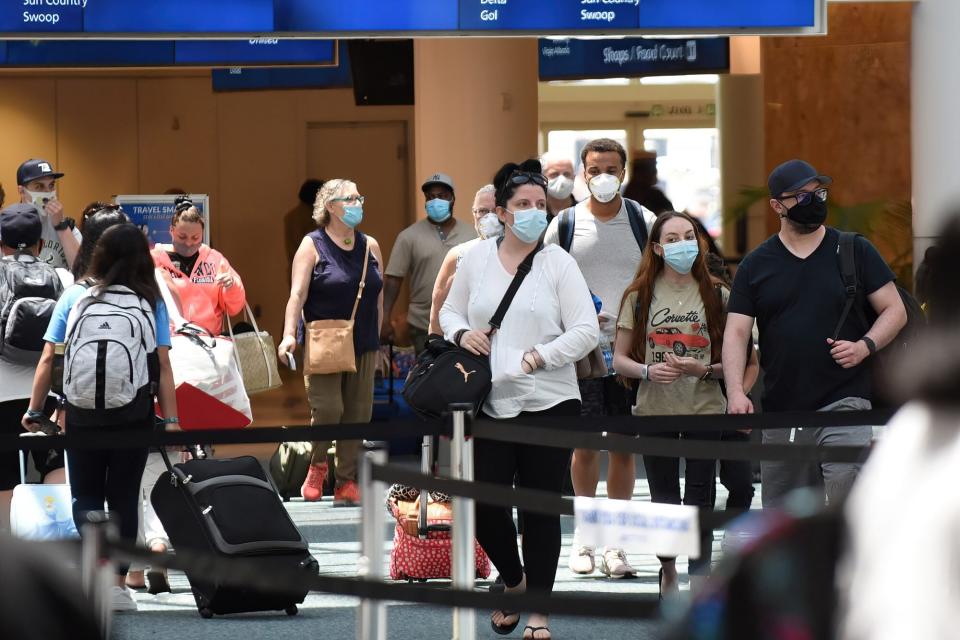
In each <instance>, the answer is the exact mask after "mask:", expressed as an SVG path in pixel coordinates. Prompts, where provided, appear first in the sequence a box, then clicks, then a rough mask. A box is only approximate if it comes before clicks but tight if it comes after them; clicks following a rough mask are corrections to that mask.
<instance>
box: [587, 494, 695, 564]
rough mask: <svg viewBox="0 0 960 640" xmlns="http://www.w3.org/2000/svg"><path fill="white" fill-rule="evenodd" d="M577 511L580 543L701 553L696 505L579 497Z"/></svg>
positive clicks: (676, 553)
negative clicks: (686, 505)
mask: <svg viewBox="0 0 960 640" xmlns="http://www.w3.org/2000/svg"><path fill="white" fill-rule="evenodd" d="M574 511H575V513H576V522H577V529H578V531H579V536H580V537H579V539H580V544H583V545H587V546H590V547H602V546H606V547H613V548H618V549H625V550H627V551H629V552H632V553H654V554H656V555H659V556H689V557H691V558H699V557H700V526H699V520H698V519H697V508H696V507H685V506H681V505H673V504H656V503H653V502H632V501H629V500H607V499H604V498H583V497H577V498H575V499H574Z"/></svg>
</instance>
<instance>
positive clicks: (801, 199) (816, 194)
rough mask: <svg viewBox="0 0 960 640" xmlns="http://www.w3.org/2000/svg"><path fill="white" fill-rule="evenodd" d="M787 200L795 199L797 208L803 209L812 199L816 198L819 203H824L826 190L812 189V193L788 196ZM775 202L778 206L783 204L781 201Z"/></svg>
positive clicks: (803, 192) (802, 192)
mask: <svg viewBox="0 0 960 640" xmlns="http://www.w3.org/2000/svg"><path fill="white" fill-rule="evenodd" d="M789 198H796V200H797V206H798V207H805V206H807V205H808V204H810V203H811V202H812V201H813V199H814V198H816V199H817V200H819V201H820V202H826V201H827V190H826V189H823V188H820V189H814V190H813V191H800V192H798V193H795V194H793V195H792V196H788V199H789ZM777 202H779V203H780V204H783V201H782V200H777ZM784 206H786V205H784Z"/></svg>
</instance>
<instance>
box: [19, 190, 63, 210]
mask: <svg viewBox="0 0 960 640" xmlns="http://www.w3.org/2000/svg"><path fill="white" fill-rule="evenodd" d="M24 191H25V192H26V193H27V195H28V196H30V202H31V203H32V204H33V206H35V207H36V208H37V211H39V212H40V213H41V214H44V213H46V211H45V210H44V207H45V206H47V203H48V202H49V201H51V200H56V199H57V191H56V189H54V190H53V191H30V189H24Z"/></svg>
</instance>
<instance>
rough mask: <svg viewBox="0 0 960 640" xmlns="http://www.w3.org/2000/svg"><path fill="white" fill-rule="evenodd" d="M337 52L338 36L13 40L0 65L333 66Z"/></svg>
mask: <svg viewBox="0 0 960 640" xmlns="http://www.w3.org/2000/svg"><path fill="white" fill-rule="evenodd" d="M0 1H2V0H0ZM88 1H89V2H92V1H93V0H88ZM336 52H337V47H336V41H335V40H311V39H296V40H279V39H277V38H250V39H246V40H179V41H173V40H99V39H98V40H93V39H86V40H10V41H8V42H0V65H5V66H10V67H86V66H109V67H125V66H134V67H172V66H206V67H234V66H257V65H271V66H279V65H283V66H287V65H311V66H321V65H328V66H334V65H336V63H337V57H336Z"/></svg>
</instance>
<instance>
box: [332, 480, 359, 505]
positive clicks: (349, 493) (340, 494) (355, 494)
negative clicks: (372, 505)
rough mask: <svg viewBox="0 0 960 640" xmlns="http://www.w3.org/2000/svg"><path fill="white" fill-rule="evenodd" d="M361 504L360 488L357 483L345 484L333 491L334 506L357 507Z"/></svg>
mask: <svg viewBox="0 0 960 640" xmlns="http://www.w3.org/2000/svg"><path fill="white" fill-rule="evenodd" d="M358 504H360V487H358V486H357V483H356V482H344V483H343V484H342V485H340V486H339V487H337V488H336V489H334V491H333V506H335V507H355V506H357V505H358Z"/></svg>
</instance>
